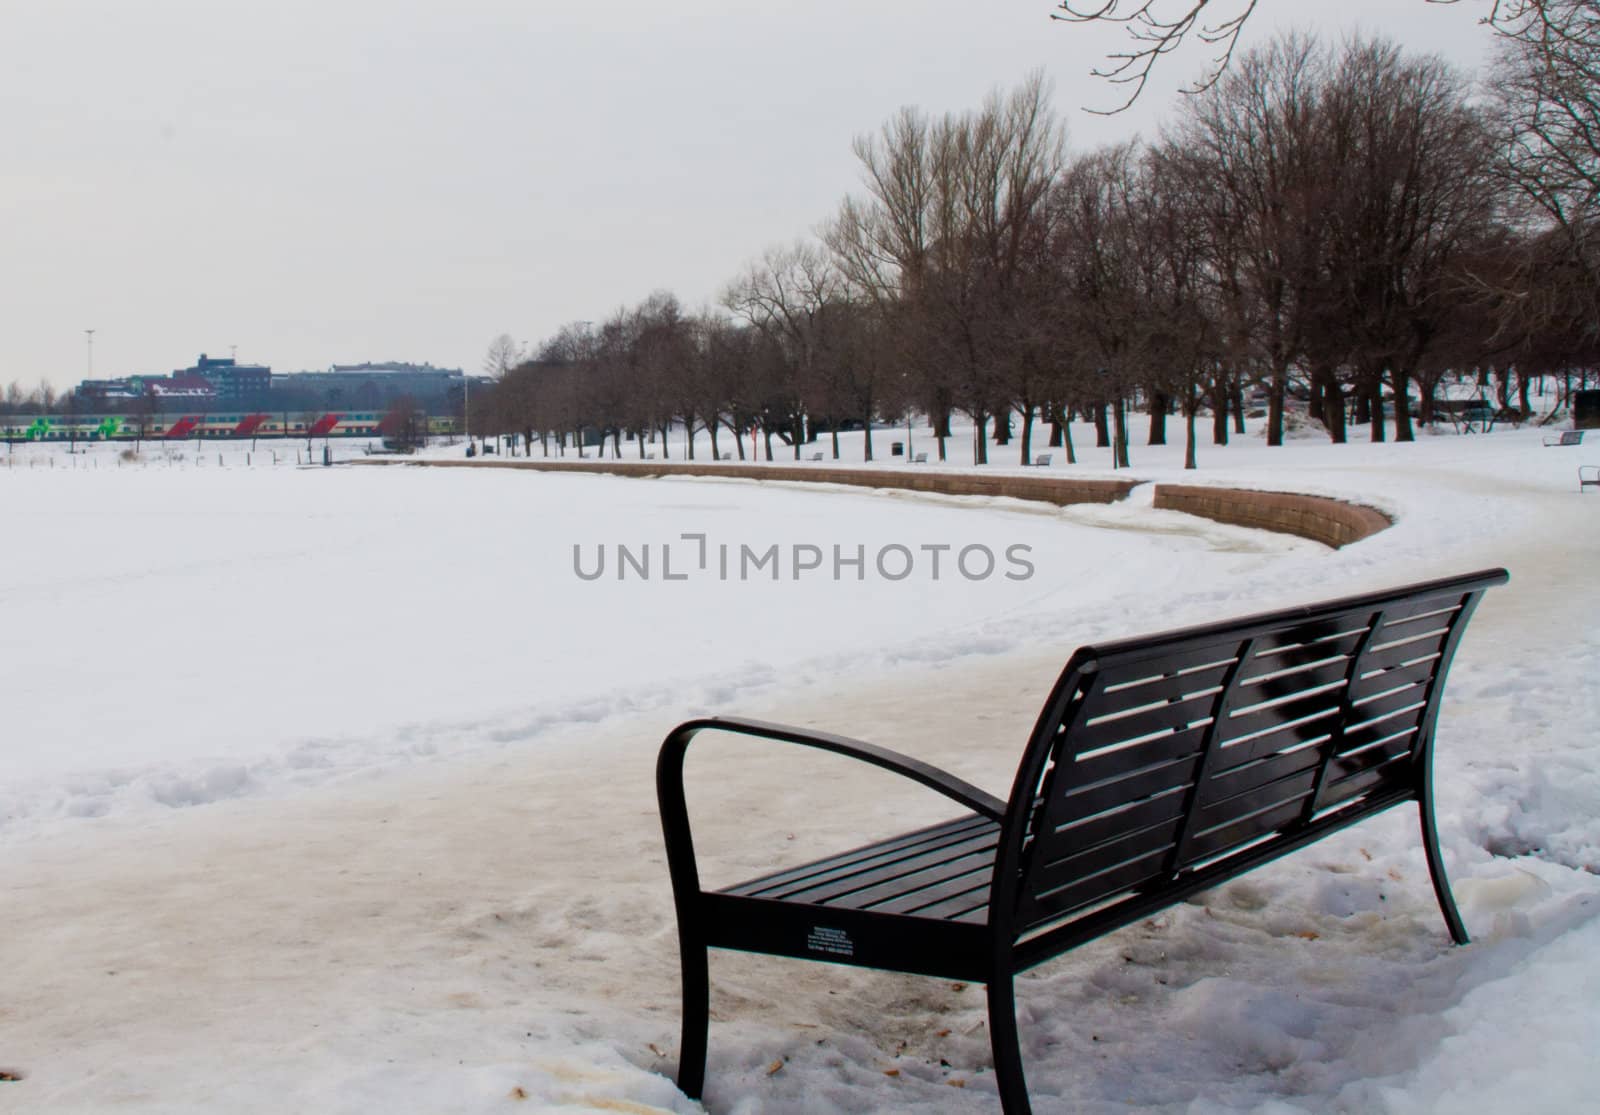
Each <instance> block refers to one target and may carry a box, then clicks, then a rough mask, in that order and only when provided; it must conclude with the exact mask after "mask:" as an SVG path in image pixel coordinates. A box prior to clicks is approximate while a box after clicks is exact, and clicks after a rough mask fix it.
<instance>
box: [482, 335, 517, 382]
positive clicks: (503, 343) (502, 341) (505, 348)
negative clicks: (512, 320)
mask: <svg viewBox="0 0 1600 1115" xmlns="http://www.w3.org/2000/svg"><path fill="white" fill-rule="evenodd" d="M522 359H523V353H522V346H521V345H519V344H517V342H516V341H514V340H512V339H511V334H509V333H502V334H500V335H499V336H498V337H496V338H495V339H494V340H492V341H490V342H489V349H488V351H487V352H485V353H484V354H483V374H484V375H486V376H488V377H489V378H490V379H501V378H503V377H504V376H505V374H506V373H507V372H509V371H510V370H511V369H512V368H515V367H516V366H517V365H518V364H520V363H522Z"/></svg>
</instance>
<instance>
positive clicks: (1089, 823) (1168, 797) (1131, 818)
mask: <svg viewBox="0 0 1600 1115" xmlns="http://www.w3.org/2000/svg"><path fill="white" fill-rule="evenodd" d="M1183 806H1184V794H1183V792H1182V791H1177V790H1175V791H1173V792H1172V793H1167V794H1162V795H1160V796H1159V797H1153V798H1145V799H1143V800H1141V801H1137V802H1133V803H1128V804H1123V805H1119V806H1117V807H1116V808H1114V809H1108V810H1106V811H1105V812H1103V813H1097V814H1095V815H1094V816H1092V817H1086V818H1084V819H1083V820H1081V821H1074V822H1072V823H1071V824H1068V825H1064V826H1063V827H1062V828H1060V829H1058V830H1055V835H1056V836H1057V837H1058V842H1057V841H1052V842H1051V843H1050V845H1049V846H1050V847H1053V848H1056V849H1058V850H1059V849H1063V848H1067V849H1070V848H1087V847H1089V846H1090V845H1093V844H1099V843H1102V842H1104V841H1106V840H1111V839H1113V838H1115V837H1116V836H1118V835H1119V834H1122V833H1128V832H1136V831H1138V830H1139V829H1143V828H1147V827H1149V826H1150V825H1155V824H1160V823H1161V822H1162V821H1171V820H1176V819H1177V818H1179V817H1181V816H1183Z"/></svg>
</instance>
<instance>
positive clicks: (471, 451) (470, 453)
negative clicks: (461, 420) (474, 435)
mask: <svg viewBox="0 0 1600 1115" xmlns="http://www.w3.org/2000/svg"><path fill="white" fill-rule="evenodd" d="M477 455H478V452H477V450H475V449H473V448H472V442H470V441H469V442H467V456H469V457H476V456H477Z"/></svg>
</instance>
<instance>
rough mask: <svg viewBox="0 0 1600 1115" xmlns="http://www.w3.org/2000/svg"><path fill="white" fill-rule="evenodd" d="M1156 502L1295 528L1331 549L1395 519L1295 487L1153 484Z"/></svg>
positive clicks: (1249, 523)
mask: <svg viewBox="0 0 1600 1115" xmlns="http://www.w3.org/2000/svg"><path fill="white" fill-rule="evenodd" d="M1155 505H1156V506H1157V507H1159V508H1164V509H1166V510H1169V511H1182V512H1184V513H1185V514H1189V515H1199V516H1201V517H1202V518H1206V519H1212V520H1215V521H1216V522H1219V523H1231V524H1233V525H1234V526H1241V527H1255V528H1257V529H1259V530H1275V531H1278V532H1279V533H1282V534H1294V535H1298V536H1299V537H1301V538H1309V539H1311V540H1312V541H1313V542H1321V543H1322V544H1323V545H1325V546H1332V547H1333V548H1334V549H1338V548H1339V547H1340V546H1348V545H1349V544H1350V543H1352V542H1359V541H1361V540H1362V539H1363V538H1370V537H1371V536H1372V535H1374V534H1377V533H1378V532H1379V531H1380V530H1386V529H1388V528H1389V527H1391V526H1393V525H1394V520H1393V519H1391V518H1389V516H1387V515H1385V514H1384V513H1383V512H1382V511H1378V510H1376V509H1374V508H1371V507H1363V506H1361V505H1360V504H1356V503H1345V502H1344V501H1343V500H1337V499H1328V498H1326V497H1324V496H1306V495H1299V494H1296V493H1294V492H1253V491H1249V490H1246V489H1240V488H1207V487H1200V486H1197V485H1191V484H1157V485H1156V496H1155Z"/></svg>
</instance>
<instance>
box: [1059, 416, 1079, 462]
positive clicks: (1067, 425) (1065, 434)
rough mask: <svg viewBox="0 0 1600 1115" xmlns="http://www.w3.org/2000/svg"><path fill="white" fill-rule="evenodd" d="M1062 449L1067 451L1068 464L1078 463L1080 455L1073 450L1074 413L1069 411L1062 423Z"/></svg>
mask: <svg viewBox="0 0 1600 1115" xmlns="http://www.w3.org/2000/svg"><path fill="white" fill-rule="evenodd" d="M1061 447H1062V448H1063V449H1065V450H1066V451H1067V464H1069V465H1075V464H1077V463H1078V455H1077V454H1076V453H1075V452H1073V450H1072V412H1071V411H1068V412H1067V415H1066V418H1065V419H1064V420H1063V421H1062V423H1061Z"/></svg>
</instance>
